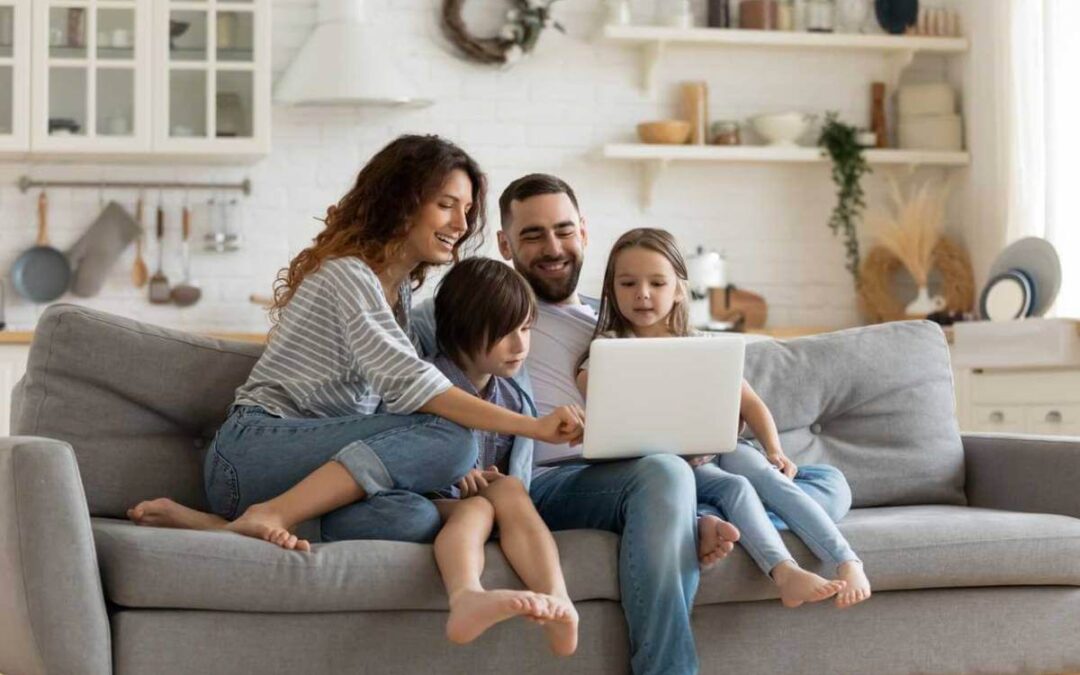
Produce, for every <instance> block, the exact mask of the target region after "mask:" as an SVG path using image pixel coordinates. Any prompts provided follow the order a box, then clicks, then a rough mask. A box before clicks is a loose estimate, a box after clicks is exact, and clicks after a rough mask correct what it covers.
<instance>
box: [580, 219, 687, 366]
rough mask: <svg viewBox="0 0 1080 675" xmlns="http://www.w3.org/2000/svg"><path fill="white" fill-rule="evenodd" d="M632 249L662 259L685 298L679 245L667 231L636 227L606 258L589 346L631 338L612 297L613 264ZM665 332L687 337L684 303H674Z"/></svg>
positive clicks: (684, 266) (626, 323)
mask: <svg viewBox="0 0 1080 675" xmlns="http://www.w3.org/2000/svg"><path fill="white" fill-rule="evenodd" d="M632 248H643V249H646V250H649V251H653V252H655V253H659V254H660V255H662V256H664V258H666V259H667V261H668V262H669V263H671V267H672V268H673V269H674V270H675V276H676V278H677V283H678V284H679V285H680V286H681V287H682V292H683V297H684V298H688V297H689V291H688V288H689V286H688V275H687V272H686V261H685V260H684V259H683V257H682V253H680V252H679V244H678V242H676V241H675V237H673V236H672V234H671V233H670V232H668V231H667V230H661V229H659V228H655V227H639V228H637V229H633V230H630V231H629V232H627V233H626V234H624V235H622V236H621V237H619V239H618V240H617V241H616V242H615V244H614V246H612V247H611V254H610V255H608V261H607V269H606V270H604V286H603V290H602V292H601V294H600V312H599V316H598V317H597V320H596V330H595V331H593V335H592V338H591V339H590V340H589V342H590V343H591V342H592V341H593V340H595V339H597V338H598V337H600V336H601V335H604V334H609V335H614V336H615V337H620V338H624V337H632V336H633V335H634V330H633V324H631V323H630V321H629V320H628V319H627V318H626V317H625V316H623V315H622V313H621V312H620V311H619V303H618V300H617V299H616V297H615V263H616V262H618V259H619V254H621V253H622V252H623V251H627V250H629V249H632ZM665 321H666V323H667V329H668V331H669V332H670V333H671V334H672V335H673V336H676V337H686V336H687V335H689V334H690V310H689V309H688V308H687V306H686V302H685V301H683V302H676V303H675V306H674V307H672V308H671V312H670V313H669V314H668V315H667V318H666V319H665ZM586 358H588V352H586V353H585V354H582V355H581V358H580V359H579V360H578V366H579V367H580V366H581V364H582V363H584V362H585V359H586Z"/></svg>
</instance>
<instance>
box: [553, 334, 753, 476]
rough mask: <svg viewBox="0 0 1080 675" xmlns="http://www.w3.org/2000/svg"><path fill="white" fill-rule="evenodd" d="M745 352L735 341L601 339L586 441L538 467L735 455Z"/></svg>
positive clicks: (595, 351) (592, 366)
mask: <svg viewBox="0 0 1080 675" xmlns="http://www.w3.org/2000/svg"><path fill="white" fill-rule="evenodd" d="M744 352H745V343H744V341H743V338H742V337H741V336H735V335H731V336H716V337H702V338H641V339H624V340H595V341H594V342H593V343H592V346H591V347H590V350H589V387H588V392H587V395H586V409H585V438H584V441H583V443H582V444H581V445H580V446H577V447H570V446H566V447H567V452H566V453H565V454H556V455H553V456H548V457H546V458H545V459H543V460H541V461H539V462H538V464H539V465H541V466H551V465H555V464H567V463H580V462H593V461H610V460H614V459H623V458H628V457H642V456H644V455H651V454H658V453H667V454H675V455H684V456H688V455H712V454H717V453H722V452H730V451H732V450H734V449H735V445H736V443H737V442H738V433H739V394H740V392H741V390H742V377H743V356H744Z"/></svg>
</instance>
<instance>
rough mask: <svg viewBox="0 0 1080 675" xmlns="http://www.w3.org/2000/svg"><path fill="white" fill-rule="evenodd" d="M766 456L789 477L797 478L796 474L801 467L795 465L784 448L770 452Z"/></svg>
mask: <svg viewBox="0 0 1080 675" xmlns="http://www.w3.org/2000/svg"><path fill="white" fill-rule="evenodd" d="M765 457H766V458H767V459H768V460H769V463H770V464H772V465H773V466H775V467H776V468H778V469H780V472H781V473H783V474H784V475H785V476H787V477H788V478H792V479H793V478H795V474H796V473H798V472H799V467H798V466H796V465H795V462H793V461H791V460H790V459H788V457H787V455H785V454H784V451H783V450H778V451H777V452H770V453H768V454H766V455H765Z"/></svg>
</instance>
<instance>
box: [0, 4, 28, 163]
mask: <svg viewBox="0 0 1080 675" xmlns="http://www.w3.org/2000/svg"><path fill="white" fill-rule="evenodd" d="M29 123H30V0H0V151H4V152H25V151H26V150H28V149H29V148H30V127H29Z"/></svg>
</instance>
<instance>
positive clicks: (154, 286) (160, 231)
mask: <svg viewBox="0 0 1080 675" xmlns="http://www.w3.org/2000/svg"><path fill="white" fill-rule="evenodd" d="M157 247H158V251H157V253H158V259H157V270H156V271H155V272H154V276H152V277H150V302H152V303H154V304H158V305H161V304H165V303H167V302H170V301H171V300H172V294H171V293H170V292H169V278H168V277H166V276H165V270H164V268H165V207H164V206H163V205H162V203H161V196H160V195H158V206H157Z"/></svg>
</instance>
